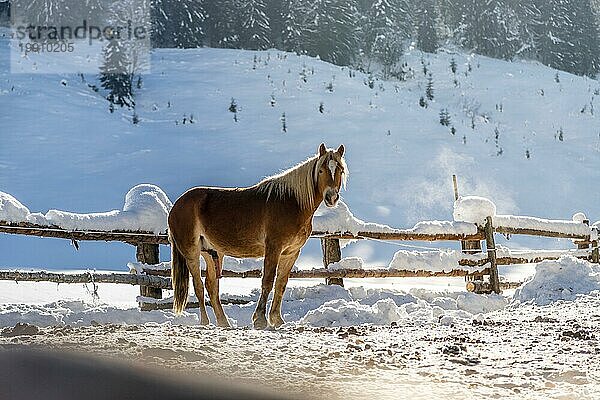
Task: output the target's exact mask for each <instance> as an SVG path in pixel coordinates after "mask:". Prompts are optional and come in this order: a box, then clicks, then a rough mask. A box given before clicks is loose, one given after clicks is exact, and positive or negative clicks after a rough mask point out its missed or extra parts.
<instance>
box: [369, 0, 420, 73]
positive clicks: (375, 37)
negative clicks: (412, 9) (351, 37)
mask: <svg viewBox="0 0 600 400" xmlns="http://www.w3.org/2000/svg"><path fill="white" fill-rule="evenodd" d="M362 7H364V8H363V9H361V14H363V17H362V18H361V21H360V30H361V35H360V37H361V48H362V52H363V53H364V55H365V57H367V65H370V61H376V62H378V63H379V64H380V65H381V66H382V67H383V75H384V78H385V77H388V76H389V75H390V73H391V72H392V69H393V68H394V66H395V65H396V64H397V63H398V61H399V60H400V57H401V56H402V51H403V41H404V40H405V39H406V38H407V36H408V34H407V32H408V30H409V29H408V17H407V9H408V7H407V6H406V4H405V1H404V0H373V1H370V2H367V3H363V4H362ZM369 69H370V68H369V67H367V70H369Z"/></svg>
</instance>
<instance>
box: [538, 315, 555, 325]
mask: <svg viewBox="0 0 600 400" xmlns="http://www.w3.org/2000/svg"><path fill="white" fill-rule="evenodd" d="M532 322H543V323H547V324H556V323H557V322H558V320H557V319H556V318H552V317H542V316H541V315H538V316H537V317H535V318H534V319H533V321H532Z"/></svg>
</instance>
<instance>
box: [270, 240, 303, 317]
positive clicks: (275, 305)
mask: <svg viewBox="0 0 600 400" xmlns="http://www.w3.org/2000/svg"><path fill="white" fill-rule="evenodd" d="M299 255H300V250H298V251H296V252H294V253H292V254H290V255H282V256H281V261H279V265H278V267H277V278H276V279H275V289H274V290H273V302H272V303H271V309H270V310H269V324H271V326H273V327H275V328H277V327H280V326H281V325H283V323H284V322H285V321H284V320H283V317H282V316H281V302H282V300H283V294H284V293H285V287H286V286H287V282H288V279H289V277H290V271H291V270H292V268H293V267H294V263H295V262H296V260H297V259H298V256H299Z"/></svg>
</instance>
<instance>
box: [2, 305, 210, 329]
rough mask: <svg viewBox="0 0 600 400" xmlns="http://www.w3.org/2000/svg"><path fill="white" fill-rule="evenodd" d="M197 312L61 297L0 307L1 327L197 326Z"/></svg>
mask: <svg viewBox="0 0 600 400" xmlns="http://www.w3.org/2000/svg"><path fill="white" fill-rule="evenodd" d="M196 314H197V313H195V312H184V313H182V314H181V315H179V316H176V315H175V314H173V313H172V312H170V311H160V310H154V311H140V310H139V309H138V308H129V309H123V308H118V307H115V306H112V305H109V304H101V305H96V304H92V303H89V302H85V301H80V300H77V301H70V300H69V301H68V300H61V301H57V302H53V303H49V304H44V305H31V304H6V305H3V306H2V307H1V308H0V327H6V326H14V325H15V324H16V323H18V322H22V323H28V324H32V325H36V326H40V327H46V326H55V325H73V326H85V325H90V324H92V322H98V323H101V324H108V323H114V324H145V323H159V324H162V323H166V322H172V323H175V324H179V325H197V324H198V323H199V322H198V317H197V315H196Z"/></svg>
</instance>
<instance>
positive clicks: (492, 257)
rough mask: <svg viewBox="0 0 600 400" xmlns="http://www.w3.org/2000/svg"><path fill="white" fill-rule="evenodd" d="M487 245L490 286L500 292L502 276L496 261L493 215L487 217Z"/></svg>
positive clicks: (494, 290) (495, 291)
mask: <svg viewBox="0 0 600 400" xmlns="http://www.w3.org/2000/svg"><path fill="white" fill-rule="evenodd" d="M485 247H486V249H487V255H488V260H489V262H490V286H491V289H492V291H493V292H494V293H498V294H499V293H500V277H499V276H498V263H497V261H496V242H495V241H494V226H493V225H492V217H487V218H486V219H485Z"/></svg>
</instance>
